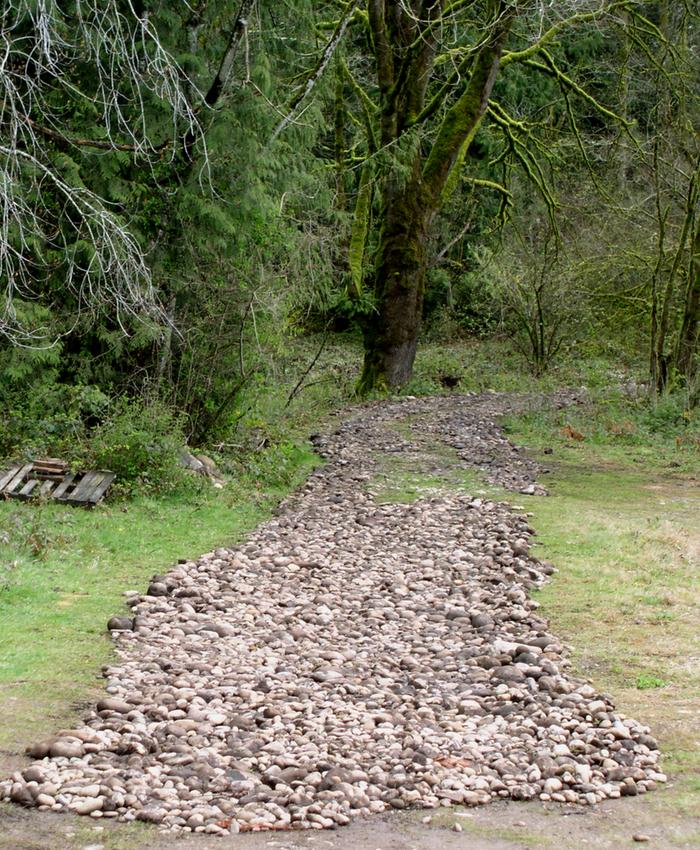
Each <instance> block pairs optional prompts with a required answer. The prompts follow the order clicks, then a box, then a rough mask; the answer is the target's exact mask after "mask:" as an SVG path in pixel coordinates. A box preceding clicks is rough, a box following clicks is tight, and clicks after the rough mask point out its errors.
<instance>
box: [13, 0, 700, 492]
mask: <svg viewBox="0 0 700 850" xmlns="http://www.w3.org/2000/svg"><path fill="white" fill-rule="evenodd" d="M0 25H1V34H0V54H1V58H0V91H1V95H2V96H1V97H0V181H1V182H2V196H1V201H0V203H1V204H2V206H1V208H0V209H1V211H2V216H1V217H0V280H2V290H1V293H0V456H4V457H8V458H17V457H20V456H26V457H36V456H37V455H56V456H61V457H64V458H66V459H68V460H70V461H71V462H72V463H74V464H82V465H87V464H90V465H94V466H97V467H105V468H110V469H113V470H114V471H116V472H117V473H118V475H119V481H120V486H121V487H122V489H123V490H124V491H137V490H139V491H140V490H149V489H150V490H168V489H177V488H178V487H181V486H185V485H184V484H183V481H184V478H183V473H182V471H181V470H180V466H179V456H180V452H181V449H182V447H183V446H185V445H186V444H187V445H189V446H191V447H193V448H206V449H207V451H209V452H210V453H212V454H213V455H214V456H215V458H216V459H217V461H218V462H219V463H220V464H221V465H222V467H223V468H224V469H225V470H229V471H235V470H236V469H242V468H244V467H245V468H247V469H250V468H251V465H252V466H253V467H254V466H255V464H256V463H257V464H258V465H261V464H262V465H265V464H268V465H269V466H272V467H275V468H280V467H284V465H285V463H287V460H288V457H289V455H290V453H293V451H294V449H293V445H294V441H295V439H296V436H295V435H297V434H298V433H302V432H303V431H304V429H306V430H307V432H308V429H309V427H311V423H314V422H315V421H316V420H317V419H318V418H319V416H321V415H323V414H324V413H326V412H327V411H329V410H332V409H334V408H336V407H338V406H339V405H341V404H343V403H345V402H346V401H348V400H349V399H351V398H353V397H354V396H357V395H359V396H361V397H374V396H377V395H382V394H384V393H386V392H392V393H395V392H400V393H414V394H415V393H421V392H443V391H450V390H451V389H453V388H455V387H458V388H460V389H463V390H483V389H523V390H533V389H547V388H549V387H553V386H559V385H563V384H569V385H571V384H574V385H579V384H582V383H583V384H585V385H586V386H587V387H588V388H589V392H590V393H591V395H590V400H591V403H590V405H589V407H588V409H587V412H586V416H587V417H588V421H586V422H585V423H583V424H580V423H579V424H577V423H574V425H575V426H576V427H578V428H580V429H581V431H582V432H583V431H585V432H586V434H587V436H588V437H589V438H592V439H601V440H613V441H617V442H621V443H634V442H637V441H640V440H645V439H648V438H649V435H653V434H662V435H664V437H665V438H667V439H675V440H676V443H677V445H678V446H681V445H687V446H689V447H693V446H694V447H695V448H697V445H696V442H697V440H698V415H697V406H698V401H699V400H700V370H699V368H698V366H699V365H700V349H699V341H700V260H699V259H698V255H699V253H700V217H699V215H698V179H699V176H700V171H699V169H700V142H699V138H698V133H697V126H698V113H699V109H698V91H699V87H698V81H699V79H698V76H699V75H698V70H699V63H700V57H699V55H698V14H697V10H696V9H695V7H694V4H692V3H682V2H681V3H676V2H674V3H671V2H668V0H660V2H635V0H620V2H615V0H562V2H557V3H545V2H539V0H476V2H464V0H452V2H449V0H362V2H360V0H348V2H308V0H257V2H253V0H240V2H236V3H233V2H230V0H228V2H227V0H198V2H192V3H185V2H159V1H158V0H145V2H133V0H67V2H53V0H10V2H8V3H6V4H5V5H4V9H3V11H2V13H1V16H0ZM416 356H417V360H416V359H415V358H416ZM564 424H565V422H564V420H563V419H562V420H561V421H558V422H556V423H555V426H558V427H562V426H564ZM263 457H265V458H271V459H269V460H263ZM255 458H257V460H256V459H255Z"/></svg>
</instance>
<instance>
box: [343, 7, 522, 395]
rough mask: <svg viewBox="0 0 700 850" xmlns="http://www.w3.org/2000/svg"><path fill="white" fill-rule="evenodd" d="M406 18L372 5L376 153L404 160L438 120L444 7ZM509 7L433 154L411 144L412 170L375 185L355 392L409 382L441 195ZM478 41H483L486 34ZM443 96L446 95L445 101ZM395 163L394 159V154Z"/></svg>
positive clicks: (490, 74)
mask: <svg viewBox="0 0 700 850" xmlns="http://www.w3.org/2000/svg"><path fill="white" fill-rule="evenodd" d="M419 5H420V6H421V10H420V11H421V14H420V15H414V16H411V15H410V14H409V13H408V12H407V4H406V3H405V2H397V0H369V2H368V21H369V25H370V31H371V38H372V47H373V52H374V59H375V66H376V73H377V81H378V88H379V92H380V103H379V110H378V114H379V133H380V138H381V145H382V148H383V149H385V150H389V151H391V150H400V149H401V144H400V142H401V140H402V137H403V136H404V135H405V134H407V133H409V132H415V133H419V132H420V127H421V124H422V122H423V121H424V120H425V119H426V118H427V117H429V116H432V115H433V114H434V113H435V111H436V110H438V109H439V108H440V107H441V105H442V101H441V100H440V97H441V92H438V94H437V95H436V96H435V97H434V98H433V100H432V101H429V102H427V98H426V95H427V92H428V83H429V81H430V79H431V75H432V72H433V65H434V62H435V53H436V38H435V33H436V31H437V30H438V28H439V19H440V15H441V14H442V10H443V6H444V5H445V4H444V2H443V0H436V2H432V3H431V2H430V0H428V2H425V3H422V4H419ZM512 8H513V7H512V6H510V5H509V4H507V3H505V2H492V3H491V4H490V5H489V13H490V14H489V16H488V21H489V23H488V25H487V29H486V35H485V37H484V40H483V42H482V46H481V47H480V49H479V50H478V51H477V52H476V54H475V55H474V56H473V57H471V58H470V60H469V62H468V63H465V67H464V68H463V69H462V70H463V72H464V79H465V82H464V83H463V84H462V88H461V92H459V94H458V96H457V97H456V98H454V100H453V101H452V105H451V106H450V107H449V108H447V109H443V113H444V114H443V117H442V120H441V122H440V124H439V126H438V128H437V132H436V133H435V134H434V137H433V141H432V144H431V145H429V146H428V145H427V143H426V140H425V139H424V138H420V139H419V140H418V141H416V140H413V148H412V147H411V145H409V149H411V150H413V152H412V153H410V154H409V161H408V162H403V163H400V164H399V163H397V166H396V168H395V169H388V173H386V172H385V173H384V174H383V175H380V177H379V180H378V191H379V216H378V219H379V235H378V244H377V248H376V254H375V259H374V264H373V269H372V273H371V285H372V292H373V297H374V307H375V309H374V310H373V311H372V312H370V313H369V314H367V315H366V316H365V318H364V321H363V334H364V347H365V355H364V365H363V370H362V375H361V377H360V381H359V384H358V392H359V393H360V394H363V395H364V394H367V393H369V392H372V391H374V390H378V391H384V390H386V389H390V388H395V387H400V386H402V385H403V384H405V383H406V382H407V381H408V380H409V379H410V377H411V374H412V371H413V363H414V359H415V355H416V348H417V345H418V338H419V335H420V329H421V319H422V313H423V296H424V292H425V276H426V267H427V243H428V239H429V235H430V229H431V225H432V222H433V219H434V217H435V214H436V213H437V212H438V210H439V209H440V207H441V205H442V197H443V190H444V189H445V186H446V184H447V181H448V178H449V176H450V173H451V171H452V169H453V168H454V167H455V163H456V162H457V160H458V158H459V159H461V158H462V157H463V156H464V153H465V151H466V149H467V148H468V146H469V143H470V142H471V140H472V138H473V137H474V134H475V132H476V130H477V128H478V126H479V124H480V122H481V120H482V118H483V116H484V113H485V112H486V108H487V106H488V101H489V97H490V95H491V91H492V88H493V84H494V81H495V79H496V75H497V73H498V67H499V62H500V57H501V51H502V46H503V42H504V40H505V38H506V35H507V33H508V31H509V29H510V25H511V20H512V11H511V10H512ZM482 35H483V33H482ZM446 93H447V89H445V90H444V91H443V92H442V96H443V97H444V96H446ZM395 156H397V157H398V156H399V154H398V153H397V154H395Z"/></svg>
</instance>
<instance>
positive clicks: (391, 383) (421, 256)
mask: <svg viewBox="0 0 700 850" xmlns="http://www.w3.org/2000/svg"><path fill="white" fill-rule="evenodd" d="M419 166H420V163H419V162H418V161H417V162H416V165H415V170H416V171H417V172H418V173H417V174H414V179H412V180H410V181H409V183H408V184H407V185H405V186H403V187H401V186H398V185H397V184H396V183H395V182H394V183H392V184H391V185H389V186H388V187H387V189H386V190H385V192H384V197H383V201H382V210H381V216H380V217H381V221H382V228H381V231H380V234H379V246H378V249H377V257H376V262H375V271H374V294H375V303H376V305H377V308H376V312H374V313H371V314H370V315H369V316H367V317H366V319H365V321H364V323H363V336H364V347H365V359H364V366H363V369H362V375H361V376H360V381H359V384H358V388H357V391H358V393H359V394H360V395H366V394H367V393H368V392H371V391H372V390H378V391H380V392H383V391H385V390H387V389H389V388H390V387H400V386H402V385H403V384H405V383H407V381H408V380H410V378H411V374H412V372H413V361H414V360H415V356H416V348H417V345H418V336H419V334H420V328H421V321H422V316H423V295H424V293H425V273H426V264H427V253H426V247H427V246H426V243H427V234H428V228H429V225H430V222H431V220H432V215H433V207H432V205H431V204H430V200H429V198H428V197H426V192H425V189H424V187H423V183H422V180H421V177H420V168H419Z"/></svg>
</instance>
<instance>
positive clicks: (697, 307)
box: [676, 223, 700, 383]
mask: <svg viewBox="0 0 700 850" xmlns="http://www.w3.org/2000/svg"><path fill="white" fill-rule="evenodd" d="M698 357H700V223H696V225H695V235H694V237H693V244H692V249H691V255H690V263H689V266H688V285H687V289H686V293H685V304H684V310H683V319H682V322H681V329H680V334H679V337H678V347H677V349H676V368H677V369H678V371H679V373H680V374H681V375H683V376H684V377H685V378H686V381H687V382H688V383H690V382H691V381H692V379H693V378H695V375H696V373H697V361H698Z"/></svg>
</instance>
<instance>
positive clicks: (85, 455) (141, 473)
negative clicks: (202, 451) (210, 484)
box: [80, 398, 198, 493]
mask: <svg viewBox="0 0 700 850" xmlns="http://www.w3.org/2000/svg"><path fill="white" fill-rule="evenodd" d="M185 444H186V439H185V435H184V432H183V427H182V421H181V420H180V418H179V417H178V416H177V414H176V413H175V412H173V411H172V410H171V409H170V408H168V407H167V406H166V405H164V404H162V403H160V402H156V401H151V402H148V403H146V404H144V403H142V402H137V401H134V400H131V399H126V398H123V399H120V400H119V401H117V402H115V403H114V405H113V408H112V410H111V412H110V414H109V416H108V417H107V418H106V419H105V420H104V421H103V422H102V423H101V424H100V425H98V426H97V428H95V429H94V430H93V431H92V432H91V433H90V435H89V438H88V440H87V442H86V444H85V446H84V448H83V452H82V457H81V458H80V461H81V462H82V463H83V464H85V465H89V466H91V467H93V468H95V469H109V470H111V471H112V472H115V473H116V475H117V481H116V482H115V484H116V487H117V492H118V491H120V490H121V492H123V493H129V492H132V491H134V490H140V491H142V492H143V491H151V492H161V493H166V492H173V491H175V490H178V489H180V488H183V487H189V486H196V485H195V483H194V482H196V481H197V480H198V479H197V478H196V477H195V476H192V475H190V474H189V473H188V472H187V471H186V470H185V469H184V468H183V466H182V464H181V462H180V453H181V452H182V450H183V447H184V446H185Z"/></svg>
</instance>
